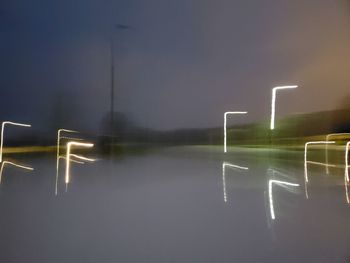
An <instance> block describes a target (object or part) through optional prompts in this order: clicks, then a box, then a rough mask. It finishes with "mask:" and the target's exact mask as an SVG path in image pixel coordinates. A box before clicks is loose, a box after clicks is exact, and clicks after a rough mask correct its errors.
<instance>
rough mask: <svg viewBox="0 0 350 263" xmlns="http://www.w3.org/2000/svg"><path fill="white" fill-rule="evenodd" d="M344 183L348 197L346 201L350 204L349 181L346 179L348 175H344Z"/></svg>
mask: <svg viewBox="0 0 350 263" xmlns="http://www.w3.org/2000/svg"><path fill="white" fill-rule="evenodd" d="M344 185H345V197H346V202H347V203H348V204H350V199H349V190H348V182H347V181H346V176H345V175H344Z"/></svg>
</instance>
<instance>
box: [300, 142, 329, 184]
mask: <svg viewBox="0 0 350 263" xmlns="http://www.w3.org/2000/svg"><path fill="white" fill-rule="evenodd" d="M334 143H335V141H313V142H307V143H305V146H304V179H305V182H306V183H308V182H309V177H308V174H307V163H308V161H307V149H308V146H309V145H315V144H316V145H317V144H318V145H319V144H326V145H327V144H334ZM326 165H327V164H326Z"/></svg>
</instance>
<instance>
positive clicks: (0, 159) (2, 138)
mask: <svg viewBox="0 0 350 263" xmlns="http://www.w3.org/2000/svg"><path fill="white" fill-rule="evenodd" d="M5 125H14V126H20V127H31V125H30V124H23V123H17V122H11V121H4V122H2V124H1V142H0V162H2V152H3V146H4V131H5Z"/></svg>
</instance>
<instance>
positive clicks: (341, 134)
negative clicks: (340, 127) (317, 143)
mask: <svg viewBox="0 0 350 263" xmlns="http://www.w3.org/2000/svg"><path fill="white" fill-rule="evenodd" d="M340 136H346V137H350V133H331V134H327V136H326V141H327V142H328V141H329V139H330V138H331V137H340ZM325 157H326V164H328V144H326V150H325ZM326 173H327V174H329V168H328V166H326Z"/></svg>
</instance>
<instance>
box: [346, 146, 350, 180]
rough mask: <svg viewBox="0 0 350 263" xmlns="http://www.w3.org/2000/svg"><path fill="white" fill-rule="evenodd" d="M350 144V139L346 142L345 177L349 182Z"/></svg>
mask: <svg viewBox="0 0 350 263" xmlns="http://www.w3.org/2000/svg"><path fill="white" fill-rule="evenodd" d="M349 146H350V141H349V142H347V143H346V147H345V178H346V181H347V182H349Z"/></svg>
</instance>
